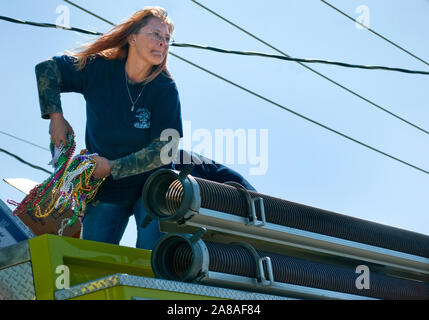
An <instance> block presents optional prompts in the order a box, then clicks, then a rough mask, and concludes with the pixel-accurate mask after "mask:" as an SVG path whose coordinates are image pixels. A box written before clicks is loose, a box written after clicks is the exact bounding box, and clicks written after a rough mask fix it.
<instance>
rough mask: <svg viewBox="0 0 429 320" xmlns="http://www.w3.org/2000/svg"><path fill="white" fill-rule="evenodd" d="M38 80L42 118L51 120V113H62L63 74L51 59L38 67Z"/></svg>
mask: <svg viewBox="0 0 429 320" xmlns="http://www.w3.org/2000/svg"><path fill="white" fill-rule="evenodd" d="M36 79H37V88H38V91H39V102H40V111H41V114H42V118H43V119H49V114H50V113H54V112H62V109H61V100H60V88H61V73H60V70H59V68H58V65H57V63H56V62H55V61H54V60H53V59H50V60H46V61H43V62H41V63H39V64H38V65H36Z"/></svg>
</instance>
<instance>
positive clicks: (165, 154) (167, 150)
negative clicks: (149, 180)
mask: <svg viewBox="0 0 429 320" xmlns="http://www.w3.org/2000/svg"><path fill="white" fill-rule="evenodd" d="M179 142H180V138H174V137H173V138H172V140H170V141H161V140H160V139H159V138H158V139H155V140H153V141H152V142H151V143H150V144H149V145H148V146H147V147H146V148H143V149H141V150H140V151H137V152H135V153H132V154H130V155H128V156H125V157H123V158H119V159H117V160H109V165H110V173H111V175H112V177H113V179H114V180H117V179H121V178H126V177H129V176H133V175H136V174H140V173H143V172H146V171H150V170H153V169H156V168H159V167H162V166H163V165H166V164H168V163H170V162H171V160H172V159H174V157H175V155H176V153H177V150H178V149H179Z"/></svg>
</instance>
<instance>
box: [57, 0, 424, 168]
mask: <svg viewBox="0 0 429 320" xmlns="http://www.w3.org/2000/svg"><path fill="white" fill-rule="evenodd" d="M64 1H66V0H64ZM67 3H70V4H73V3H72V2H70V1H67ZM85 12H87V13H90V14H92V15H93V16H95V17H98V16H97V15H95V14H93V13H91V12H90V11H88V10H85ZM103 21H106V22H107V23H109V24H112V25H115V24H113V23H112V22H110V21H107V20H103ZM170 54H172V55H173V56H174V57H176V58H178V59H180V60H182V61H184V62H186V63H188V64H190V65H192V66H194V67H196V68H198V69H200V70H203V71H205V72H207V73H209V74H211V75H213V76H215V77H217V78H219V79H221V80H223V81H225V82H227V83H229V84H231V85H233V86H235V87H237V88H239V89H241V90H244V91H246V92H248V93H250V94H252V95H254V96H256V97H258V98H260V99H262V100H264V101H266V102H269V103H271V104H273V105H275V106H277V107H279V108H281V109H283V110H285V111H288V112H290V113H292V114H294V115H296V116H298V117H300V118H302V119H304V120H307V121H309V122H311V123H313V124H316V125H318V126H320V127H322V128H324V129H326V130H329V131H331V132H333V133H335V134H338V135H340V136H342V137H344V138H346V139H348V140H350V141H353V142H355V143H357V144H359V145H361V146H364V147H366V148H368V149H370V150H373V151H375V152H377V153H379V154H382V155H384V156H386V157H389V158H391V159H393V160H396V161H398V162H400V163H402V164H405V165H407V166H409V167H411V168H414V169H416V170H419V171H421V172H423V173H426V174H429V171H426V170H424V169H421V168H419V167H417V166H415V165H413V164H410V163H408V162H406V161H403V160H401V159H399V158H396V157H394V156H391V155H389V154H387V153H385V152H383V151H380V150H378V149H376V148H374V147H371V146H369V145H367V144H365V143H363V142H361V141H359V140H356V139H354V138H351V137H349V136H347V135H345V134H343V133H341V132H339V131H337V130H334V129H332V128H330V127H328V126H325V125H324V124H321V123H320V122H317V121H315V120H312V119H310V118H308V117H306V116H304V115H301V114H299V113H297V112H296V111H293V110H292V109H289V108H287V107H285V106H282V105H281V104H278V103H276V102H274V101H273V100H270V99H268V98H265V97H263V96H261V95H259V94H258V93H255V92H253V91H251V90H249V89H247V88H244V87H243V86H240V85H238V84H236V83H234V82H232V81H230V80H228V79H226V78H224V77H222V76H220V75H218V74H216V73H214V72H212V71H209V70H207V69H205V68H203V67H201V66H199V65H197V64H195V63H193V62H191V61H189V60H186V59H185V58H182V57H180V56H179V55H176V54H174V53H173V52H170Z"/></svg>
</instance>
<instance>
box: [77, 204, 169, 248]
mask: <svg viewBox="0 0 429 320" xmlns="http://www.w3.org/2000/svg"><path fill="white" fill-rule="evenodd" d="M133 214H134V217H135V219H136V224H137V242H136V248H140V249H147V250H152V249H153V247H154V246H155V244H156V242H157V240H158V239H159V238H160V237H161V236H162V235H163V234H162V233H161V232H160V231H159V225H158V221H155V220H152V221H151V222H150V223H149V225H147V226H146V227H145V228H142V227H141V225H142V222H143V219H144V218H145V216H146V211H145V209H144V206H143V200H142V198H141V197H140V198H139V200H137V202H136V203H134V204H132V203H124V204H112V203H107V202H101V201H93V202H91V203H90V204H88V206H87V207H86V212H85V216H84V219H83V230H82V238H83V239H85V240H93V241H99V242H106V243H113V244H119V242H120V241H121V238H122V236H123V234H124V232H125V229H126V227H127V224H128V220H129V218H130V217H131V215H133Z"/></svg>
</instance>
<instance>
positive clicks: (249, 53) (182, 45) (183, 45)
mask: <svg viewBox="0 0 429 320" xmlns="http://www.w3.org/2000/svg"><path fill="white" fill-rule="evenodd" d="M64 1H65V0H64ZM68 3H70V1H69V2H68ZM79 8H80V7H79ZM85 12H88V11H85ZM95 16H96V15H95ZM97 17H98V16H97ZM0 20H5V21H8V22H13V23H19V24H27V25H31V26H37V27H44V28H55V29H58V28H59V29H64V30H68V31H76V32H80V33H86V34H91V35H103V33H100V32H95V31H90V30H85V29H80V28H73V27H70V28H66V27H62V26H58V25H55V24H50V23H39V22H32V21H24V20H17V19H14V18H10V17H4V16H0ZM103 21H107V20H103ZM170 46H174V47H179V48H194V49H202V50H210V51H214V52H219V53H227V54H237V55H244V56H259V57H264V58H273V59H279V60H285V61H294V62H305V63H321V64H328V65H337V66H341V67H347V68H359V69H366V70H385V71H396V72H402V73H409V74H422V75H429V71H421V70H410V69H404V68H392V67H385V66H370V65H358V64H350V63H345V62H338V61H329V60H321V59H304V58H292V57H286V56H280V55H275V54H267V53H261V52H254V51H237V50H226V49H221V48H215V47H210V46H203V45H200V44H192V43H172V44H170Z"/></svg>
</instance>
